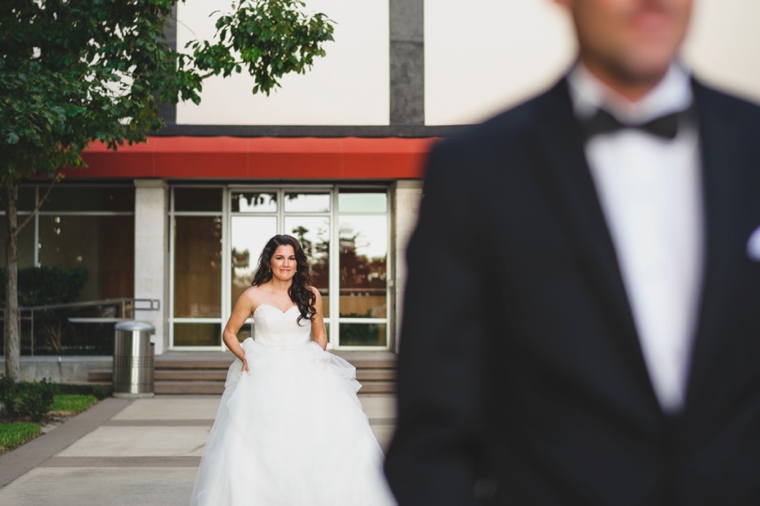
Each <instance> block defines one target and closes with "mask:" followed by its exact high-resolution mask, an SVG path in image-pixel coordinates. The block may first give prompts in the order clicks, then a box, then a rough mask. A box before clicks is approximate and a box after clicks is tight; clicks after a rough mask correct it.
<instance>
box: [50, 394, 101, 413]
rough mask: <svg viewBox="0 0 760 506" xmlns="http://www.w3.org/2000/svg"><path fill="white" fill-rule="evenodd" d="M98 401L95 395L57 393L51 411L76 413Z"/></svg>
mask: <svg viewBox="0 0 760 506" xmlns="http://www.w3.org/2000/svg"><path fill="white" fill-rule="evenodd" d="M96 402H98V400H97V399H96V398H95V396H94V395H56V396H55V397H54V398H53V405H52V406H50V412H51V413H53V414H66V415H75V414H77V413H81V412H82V411H84V410H85V409H87V408H89V407H90V406H92V405H93V404H95V403H96Z"/></svg>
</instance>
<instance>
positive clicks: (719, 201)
mask: <svg viewBox="0 0 760 506" xmlns="http://www.w3.org/2000/svg"><path fill="white" fill-rule="evenodd" d="M693 87H694V94H695V100H696V107H697V115H698V121H699V134H700V145H701V150H702V174H703V188H704V190H703V194H704V208H705V225H706V262H705V264H706V265H705V271H704V276H703V290H702V302H701V310H700V316H699V323H698V330H697V335H696V340H695V343H694V348H693V354H692V362H691V373H690V379H689V391H688V394H687V395H688V397H687V407H688V406H689V405H690V404H691V403H693V400H692V399H693V398H694V396H695V395H697V393H698V392H699V389H700V386H701V385H703V384H704V382H705V381H706V380H708V378H709V376H710V375H711V372H712V368H713V367H714V366H715V364H716V363H717V362H718V361H716V360H715V357H716V353H719V351H720V345H721V344H722V343H723V344H725V342H726V340H727V339H730V336H727V335H724V334H725V333H724V331H723V329H724V328H725V326H726V321H725V318H726V312H727V310H728V304H729V303H730V299H731V297H730V295H731V293H732V292H733V287H734V286H735V284H736V282H737V275H738V267H739V265H740V262H741V260H742V256H743V255H745V254H746V253H745V250H746V241H747V237H746V236H745V235H746V234H744V231H745V229H748V226H745V225H749V224H745V223H744V222H745V221H746V220H747V219H748V218H749V217H750V216H751V213H750V212H749V209H750V205H751V201H752V198H753V195H752V194H751V191H752V188H749V187H748V184H747V182H748V180H749V179H748V178H747V177H745V176H746V175H747V174H748V173H749V172H748V171H750V170H756V167H750V166H749V164H748V162H747V158H746V146H747V140H746V139H745V138H744V137H745V134H746V133H745V132H743V131H742V125H741V121H740V119H741V118H740V117H739V116H738V115H737V114H736V111H735V110H734V109H729V108H726V107H725V104H724V103H723V102H724V100H722V98H723V97H722V95H720V94H719V93H717V92H715V91H713V90H710V89H708V88H706V87H704V86H702V85H701V84H699V83H697V82H694V86H693ZM754 198H757V197H756V196H754Z"/></svg>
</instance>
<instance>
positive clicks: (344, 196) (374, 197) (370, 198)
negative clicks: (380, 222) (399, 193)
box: [338, 190, 388, 213]
mask: <svg viewBox="0 0 760 506" xmlns="http://www.w3.org/2000/svg"><path fill="white" fill-rule="evenodd" d="M338 210H339V211H340V212H341V213H384V212H386V211H387V210H388V194H387V193H385V192H378V191H377V190H375V191H368V190H341V191H340V194H339V195H338Z"/></svg>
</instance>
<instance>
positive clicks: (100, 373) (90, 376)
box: [87, 369, 113, 383]
mask: <svg viewBox="0 0 760 506" xmlns="http://www.w3.org/2000/svg"><path fill="white" fill-rule="evenodd" d="M112 379H113V371H112V370H111V369H91V370H90V371H87V382H88V383H97V382H99V381H107V382H110V381H112Z"/></svg>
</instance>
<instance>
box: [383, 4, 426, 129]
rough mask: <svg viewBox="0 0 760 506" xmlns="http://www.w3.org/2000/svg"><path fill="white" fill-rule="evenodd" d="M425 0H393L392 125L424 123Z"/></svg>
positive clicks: (391, 6)
mask: <svg viewBox="0 0 760 506" xmlns="http://www.w3.org/2000/svg"><path fill="white" fill-rule="evenodd" d="M424 25H425V17H424V0H390V35H391V41H390V48H391V55H390V61H391V125H424V124H425V39H424V36H425V33H424Z"/></svg>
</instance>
